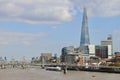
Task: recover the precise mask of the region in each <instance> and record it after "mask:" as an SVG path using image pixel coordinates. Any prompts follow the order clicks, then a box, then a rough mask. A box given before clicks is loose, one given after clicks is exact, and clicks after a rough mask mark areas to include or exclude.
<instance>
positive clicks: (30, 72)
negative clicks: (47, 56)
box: [0, 68, 120, 80]
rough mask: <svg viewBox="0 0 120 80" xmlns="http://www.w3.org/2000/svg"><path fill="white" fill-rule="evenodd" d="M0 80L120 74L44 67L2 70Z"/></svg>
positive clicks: (110, 79)
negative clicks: (48, 69)
mask: <svg viewBox="0 0 120 80" xmlns="http://www.w3.org/2000/svg"><path fill="white" fill-rule="evenodd" d="M0 80H120V74H115V73H101V72H84V71H68V72H67V74H63V72H57V71H46V70H44V69H35V68H29V69H5V70H0Z"/></svg>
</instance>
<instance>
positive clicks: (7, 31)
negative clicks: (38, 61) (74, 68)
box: [0, 0, 120, 59]
mask: <svg viewBox="0 0 120 80" xmlns="http://www.w3.org/2000/svg"><path fill="white" fill-rule="evenodd" d="M119 3H120V0H0V56H2V57H5V56H6V57H7V58H9V59H10V58H11V57H12V56H14V57H15V58H17V59H21V58H22V57H23V56H26V57H27V58H29V59H31V57H34V56H40V54H41V53H52V54H53V55H54V54H57V55H58V56H59V55H60V54H61V49H62V48H63V47H66V46H71V45H73V46H75V47H79V45H80V34H81V26H82V17H83V8H84V7H86V8H87V14H88V27H89V34H90V42H91V44H96V45H99V44H100V41H101V40H105V39H106V38H107V36H108V35H110V34H111V35H112V37H113V45H114V46H113V47H114V51H120V37H119V35H120V5H119Z"/></svg>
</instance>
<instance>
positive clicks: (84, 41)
mask: <svg viewBox="0 0 120 80" xmlns="http://www.w3.org/2000/svg"><path fill="white" fill-rule="evenodd" d="M89 44H90V39H89V30H88V18H87V10H86V8H84V13H83V21H82V28H81V40H80V47H81V46H84V45H89Z"/></svg>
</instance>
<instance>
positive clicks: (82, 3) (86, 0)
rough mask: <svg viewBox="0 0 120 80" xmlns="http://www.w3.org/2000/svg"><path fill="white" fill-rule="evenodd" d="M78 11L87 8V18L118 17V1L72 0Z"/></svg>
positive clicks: (119, 10) (119, 7) (119, 11)
mask: <svg viewBox="0 0 120 80" xmlns="http://www.w3.org/2000/svg"><path fill="white" fill-rule="evenodd" d="M73 2H74V4H75V5H77V6H78V7H79V9H80V11H83V7H87V9H88V14H89V16H94V17H96V16H97V17H109V16H117V15H120V0H73Z"/></svg>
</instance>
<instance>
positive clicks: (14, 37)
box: [0, 31, 47, 45]
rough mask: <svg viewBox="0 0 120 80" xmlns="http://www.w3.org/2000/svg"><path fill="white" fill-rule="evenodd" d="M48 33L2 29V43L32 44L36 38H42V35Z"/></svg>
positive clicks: (0, 40)
mask: <svg viewBox="0 0 120 80" xmlns="http://www.w3.org/2000/svg"><path fill="white" fill-rule="evenodd" d="M46 35H47V33H27V32H11V31H0V45H11V44H15V45H18V44H24V45H30V44H32V42H34V41H35V40H37V39H40V38H41V37H43V36H46Z"/></svg>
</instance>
